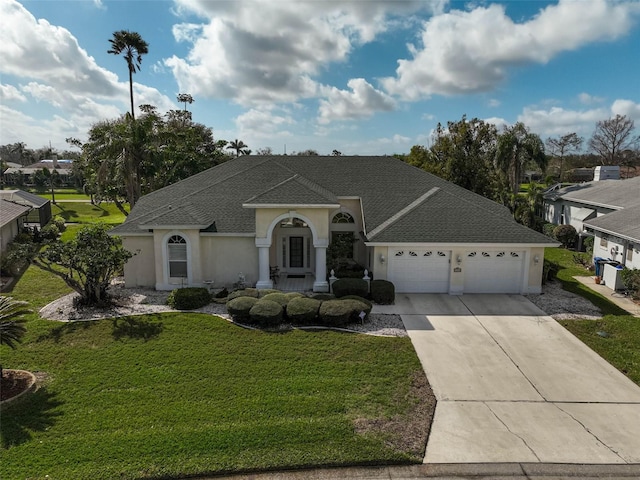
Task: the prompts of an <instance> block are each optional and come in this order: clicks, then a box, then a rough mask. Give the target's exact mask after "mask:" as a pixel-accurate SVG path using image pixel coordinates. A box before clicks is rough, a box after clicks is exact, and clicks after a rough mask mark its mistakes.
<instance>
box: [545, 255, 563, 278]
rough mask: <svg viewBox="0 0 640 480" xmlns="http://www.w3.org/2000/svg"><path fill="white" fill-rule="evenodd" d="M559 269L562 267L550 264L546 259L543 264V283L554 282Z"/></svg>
mask: <svg viewBox="0 0 640 480" xmlns="http://www.w3.org/2000/svg"><path fill="white" fill-rule="evenodd" d="M559 269H560V267H559V266H558V265H557V264H555V263H553V262H550V261H549V260H547V259H546V258H545V260H544V262H543V263H542V283H547V282H548V281H549V280H553V279H554V278H555V277H556V274H557V273H558V270H559Z"/></svg>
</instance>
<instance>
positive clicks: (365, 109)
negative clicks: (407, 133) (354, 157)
mask: <svg viewBox="0 0 640 480" xmlns="http://www.w3.org/2000/svg"><path fill="white" fill-rule="evenodd" d="M347 85H348V87H349V88H350V89H351V91H347V90H340V89H338V88H335V87H324V88H323V89H322V91H323V93H324V94H325V95H326V97H327V99H326V100H321V101H320V108H319V117H318V123H320V124H327V123H330V122H331V121H333V120H354V119H358V118H366V117H370V116H372V115H373V114H374V113H376V112H379V111H390V110H393V109H394V108H395V101H394V100H393V99H392V98H391V97H390V96H388V95H386V94H385V93H383V92H381V91H380V90H376V89H375V88H373V87H372V86H371V84H369V83H368V82H367V81H366V80H364V79H363V78H354V79H351V80H349V82H348V83H347Z"/></svg>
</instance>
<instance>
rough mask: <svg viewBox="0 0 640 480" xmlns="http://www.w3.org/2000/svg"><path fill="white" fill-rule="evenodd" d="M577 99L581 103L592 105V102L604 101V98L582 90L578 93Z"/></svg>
mask: <svg viewBox="0 0 640 480" xmlns="http://www.w3.org/2000/svg"><path fill="white" fill-rule="evenodd" d="M578 100H579V101H580V103H582V104H583V105H593V104H597V103H602V102H604V98H602V97H595V96H593V95H589V94H588V93H584V92H583V93H581V94H580V95H578Z"/></svg>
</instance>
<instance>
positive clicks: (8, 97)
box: [0, 84, 27, 102]
mask: <svg viewBox="0 0 640 480" xmlns="http://www.w3.org/2000/svg"><path fill="white" fill-rule="evenodd" d="M0 100H2V101H3V102H10V101H16V100H17V101H19V102H26V101H27V98H26V97H25V96H24V95H23V94H22V93H20V90H18V89H17V88H16V87H14V86H13V85H2V84H0Z"/></svg>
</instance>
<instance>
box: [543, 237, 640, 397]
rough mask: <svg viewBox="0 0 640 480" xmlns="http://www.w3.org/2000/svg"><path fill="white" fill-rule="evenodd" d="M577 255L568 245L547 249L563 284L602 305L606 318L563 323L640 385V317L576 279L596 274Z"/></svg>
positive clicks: (546, 252) (561, 322)
mask: <svg viewBox="0 0 640 480" xmlns="http://www.w3.org/2000/svg"><path fill="white" fill-rule="evenodd" d="M574 254H575V252H573V251H571V250H567V249H564V248H547V249H546V251H545V259H546V260H549V261H551V262H553V263H554V264H556V266H557V267H558V274H557V276H556V277H557V279H558V280H559V281H560V282H561V283H562V287H563V288H564V289H565V290H568V291H570V292H573V293H576V294H578V295H580V296H582V297H584V298H586V299H587V300H589V301H590V302H591V303H593V304H594V305H596V306H597V307H599V308H600V310H602V313H603V314H604V318H603V319H602V320H561V321H560V322H559V323H560V324H562V325H563V326H564V327H565V328H566V329H567V330H569V331H570V332H571V333H573V334H574V335H575V336H576V337H578V338H579V339H580V340H582V341H583V342H584V343H585V344H586V345H588V346H589V347H590V348H591V349H592V350H594V351H595V352H596V353H598V355H600V356H601V357H602V358H604V359H605V360H606V361H608V362H609V363H610V364H611V365H613V366H614V367H616V368H617V369H618V370H620V371H621V372H622V373H624V374H625V375H627V376H628V377H629V378H630V379H631V380H633V381H634V382H635V383H637V384H638V385H640V318H636V317H634V316H632V315H629V314H628V312H626V311H625V310H623V309H622V308H620V307H618V306H617V305H615V304H614V303H612V302H611V301H610V300H609V299H608V298H607V297H605V296H603V295H600V294H599V293H597V292H595V291H593V290H591V289H590V288H588V287H587V286H586V285H583V284H582V283H580V282H578V281H577V280H576V279H575V278H573V277H574V276H591V275H593V273H592V272H590V271H588V270H585V269H584V267H582V266H581V265H579V264H577V263H575V262H574V260H573V255H574ZM583 255H585V254H583Z"/></svg>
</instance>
